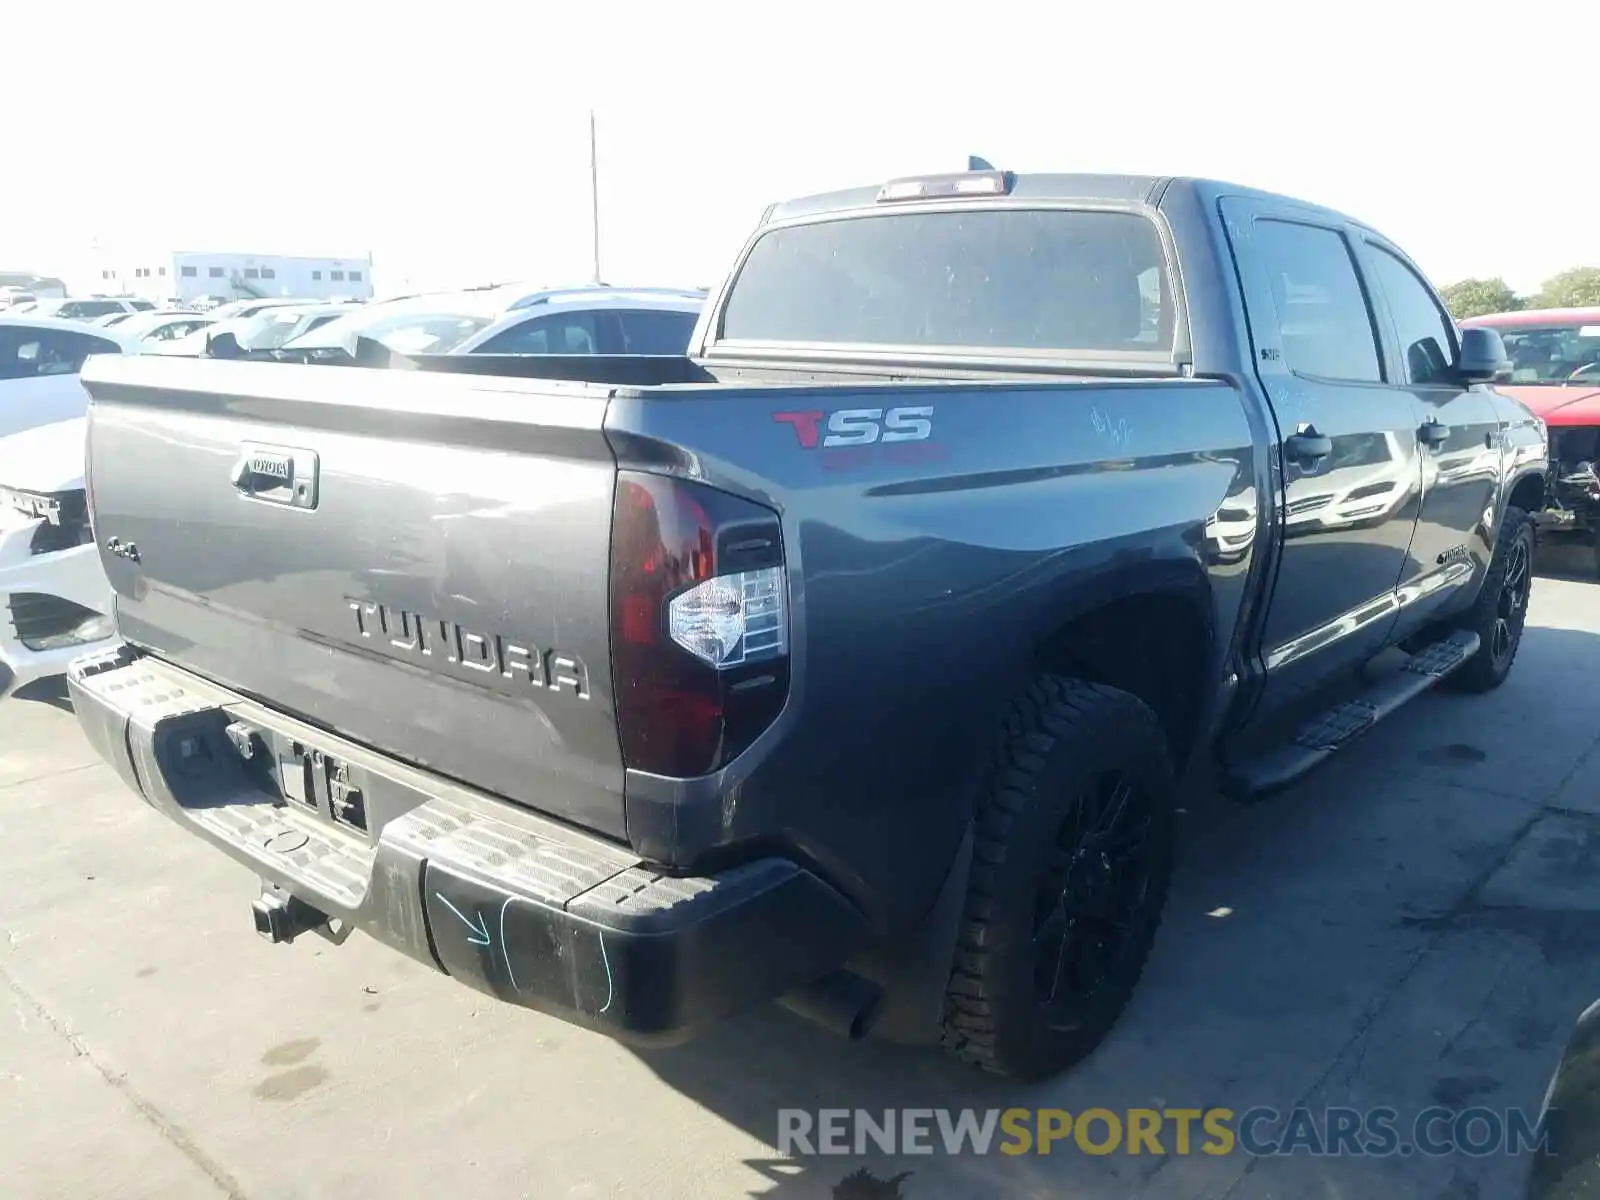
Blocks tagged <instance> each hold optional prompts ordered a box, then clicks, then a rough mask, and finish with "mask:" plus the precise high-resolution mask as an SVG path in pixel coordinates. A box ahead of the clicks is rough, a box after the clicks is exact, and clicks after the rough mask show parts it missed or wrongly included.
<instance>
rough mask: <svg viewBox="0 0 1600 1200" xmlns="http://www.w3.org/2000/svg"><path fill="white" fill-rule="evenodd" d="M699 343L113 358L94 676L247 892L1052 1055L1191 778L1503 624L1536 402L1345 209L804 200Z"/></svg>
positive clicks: (142, 761)
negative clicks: (342, 358)
mask: <svg viewBox="0 0 1600 1200" xmlns="http://www.w3.org/2000/svg"><path fill="white" fill-rule="evenodd" d="M691 345H692V353H691V355H690V356H689V357H688V358H684V359H651V358H640V359H624V358H606V357H589V358H584V359H582V360H574V359H569V358H563V357H548V358H546V357H526V358H516V357H495V356H490V357H488V358H458V359H450V358H428V357H425V356H421V357H409V358H401V357H399V356H393V355H390V356H388V358H387V360H386V361H385V360H384V356H383V355H379V356H378V357H377V358H373V357H371V356H367V357H363V356H362V355H360V354H357V355H355V356H354V357H353V358H352V362H354V363H356V364H357V365H350V366H312V365H300V364H285V363H271V364H269V363H258V362H248V361H244V362H241V361H187V360H172V359H162V358H158V357H150V356H142V357H141V356H130V357H118V358H103V359H91V360H90V363H89V365H88V367H87V368H86V369H85V371H84V373H83V382H84V384H85V386H86V387H87V388H88V391H89V393H90V395H91V396H92V398H93V406H92V410H91V414H90V433H89V464H88V486H89V492H90V506H91V512H92V518H93V523H94V531H95V536H96V538H97V540H98V544H99V545H100V547H101V549H102V559H103V562H104V564H105V568H106V570H107V572H108V573H109V575H110V578H111V581H112V584H113V585H114V587H115V590H116V594H117V606H116V620H117V624H118V628H119V630H120V632H121V634H122V636H123V638H125V639H126V642H127V645H126V647H125V648H123V649H122V650H120V651H118V652H116V653H114V654H106V655H101V656H98V657H93V658H89V659H85V660H80V661H79V662H78V663H76V664H75V665H74V668H73V670H72V674H71V690H72V698H73V703H74V705H75V707H76V710H77V713H78V717H79V720H80V721H81V722H82V724H83V727H84V729H85V730H86V731H87V733H88V736H89V737H90V738H91V739H92V741H93V742H94V744H95V745H96V746H97V747H98V749H99V751H100V752H101V753H102V754H103V755H104V756H105V757H106V758H107V759H108V760H109V761H110V762H111V763H112V764H113V765H114V766H115V767H116V769H117V770H118V771H119V772H121V774H122V777H123V778H124V779H125V780H126V781H127V783H128V785H129V786H130V787H131V788H132V789H134V790H135V791H136V792H138V793H139V794H141V795H142V796H143V797H144V799H145V800H146V801H147V802H148V803H149V804H151V805H152V806H154V807H155V808H157V809H159V810H160V811H162V812H164V813H166V814H167V815H168V816H170V817H172V818H173V819H175V820H177V821H178V822H179V823H180V824H182V825H183V826H184V827H185V828H187V829H188V830H189V831H191V832H193V833H195V834H197V835H199V836H200V837H202V838H205V839H206V840H208V841H209V842H211V843H212V844H214V845H215V846H216V847H218V848H219V849H220V850H222V851H223V852H224V853H226V854H228V855H230V856H231V857H233V858H234V859H237V860H238V861H239V862H241V863H244V864H245V865H247V866H248V867H249V868H251V869H252V870H253V871H255V872H256V873H257V874H258V875H259V876H260V877H261V879H262V881H263V890H262V894H261V895H260V897H259V898H258V899H257V900H256V901H255V904H254V917H255V922H256V926H257V928H258V930H259V931H260V932H262V933H264V934H266V935H267V936H268V937H270V938H272V939H273V940H277V941H284V940H290V939H292V938H293V937H294V936H295V935H296V934H299V933H303V932H306V931H315V932H318V933H320V934H322V935H323V936H326V937H328V938H330V939H332V940H335V941H337V940H342V938H343V937H344V936H345V935H346V934H347V933H348V932H349V931H350V930H352V929H360V930H363V931H365V932H366V933H367V934H369V935H371V936H372V937H375V938H377V939H379V940H380V941H382V942H384V943H386V944H388V945H389V946H392V947H393V948H395V949H396V950H398V951H400V952H402V953H404V954H407V955H410V956H412V957H413V958H415V959H418V960H420V961H422V962H424V963H428V964H430V965H432V966H433V967H435V968H436V969H438V970H441V971H444V972H446V973H448V974H449V975H451V976H452V977H454V978H456V979H458V980H460V981H461V982H463V983H465V984H468V985H470V986H472V987H476V988H479V989H482V990H484V991H486V992H489V993H491V994H493V995H495V996H498V997H500V998H502V999H504V1000H507V1001H510V1002H512V1003H516V1004H522V1005H526V1006H528V1007H530V1008H535V1009H540V1010H543V1011H546V1012H551V1013H555V1014H558V1015H560V1016H562V1017H564V1018H566V1019H568V1020H571V1021H575V1022H578V1023H581V1024H583V1025H586V1026H589V1027H591V1028H595V1029H599V1030H602V1031H604V1032H606V1033H609V1034H612V1035H614V1036H616V1037H619V1038H624V1039H628V1040H631V1041H634V1042H637V1043H641V1044H652V1043H662V1042H668V1041H673V1040H677V1039H681V1038H683V1037H685V1036H688V1035H689V1034H691V1033H693V1032H694V1031H696V1030H699V1029H702V1028H704V1027H705V1026H707V1025H708V1024H711V1023H713V1022H716V1021H717V1020H719V1019H721V1018H723V1017H725V1016H727V1015H729V1014H730V1013H733V1012H735V1011H736V1010H738V1009H740V1008H742V1007H746V1006H749V1005H752V1004H755V1003H758V1002H762V1001H767V1000H771V999H782V1000H784V1001H785V1002H786V1003H787V1004H788V1005H789V1006H790V1007H792V1008H794V1009H796V1010H798V1011H800V1012H803V1013H805V1014H807V1015H809V1016H811V1017H813V1018H814V1019H816V1020H818V1021H821V1022H823V1023H825V1024H827V1025H829V1026H830V1027H832V1028H835V1029H838V1030H840V1031H843V1032H846V1033H848V1034H849V1035H851V1036H860V1035H862V1034H864V1033H866V1032H867V1031H869V1030H872V1031H875V1032H876V1033H877V1034H878V1035H881V1036H885V1037H891V1038H898V1039H904V1040H909V1039H928V1040H940V1041H943V1042H944V1043H945V1044H946V1045H947V1046H948V1047H950V1048H951V1049H953V1050H954V1051H955V1052H957V1053H958V1054H960V1055H962V1056H964V1057H966V1058H968V1059H970V1060H972V1061H975V1062H978V1063H980V1064H982V1065H984V1066H986V1067H989V1068H991V1069H993V1070H997V1071H1001V1072H1005V1073H1010V1074H1013V1075H1016V1076H1022V1077H1036V1076H1041V1075H1045V1074H1048V1073H1051V1072H1054V1071H1058V1070H1060V1069H1063V1068H1064V1067H1066V1066H1068V1065H1070V1064H1071V1063H1073V1062H1074V1061H1076V1060H1078V1059H1079V1058H1081V1057H1082V1056H1083V1055H1085V1054H1086V1053H1088V1052H1089V1051H1090V1050H1091V1049H1092V1048H1093V1047H1094V1046H1095V1045H1096V1044H1097V1042H1098V1041H1099V1040H1100V1039H1101V1038H1102V1037H1103V1036H1104V1035H1105V1034H1106V1032H1107V1031H1108V1030H1109V1029H1110V1028H1111V1026H1112V1024H1113V1022H1114V1021H1115V1020H1116V1018H1117V1016H1118V1014H1119V1012H1120V1011H1121V1009H1122V1008H1123V1006H1124V1005H1125V1003H1126V1001H1127V999H1128V997H1129V995H1130V993H1131V992H1132V990H1133V988H1134V986H1135V982H1136V980H1137V978H1138V976H1139V974H1140V972H1141V970H1142V968H1143V965H1144V962H1145V959H1146V957H1147V955H1148V953H1149V950H1150V946H1151V943H1152V940H1153V938H1154V934H1155V930H1156V926H1157V922H1158V920H1159V918H1160V914H1161V910H1162V906H1163V903H1164V899H1165V895H1166V891H1167V883H1168V877H1169V874H1170V871H1171V863H1172V851H1173V840H1174V811H1175V807H1176V805H1177V803H1178V800H1177V795H1178V793H1177V785H1176V783H1175V779H1176V777H1177V776H1178V774H1179V772H1180V771H1181V770H1182V769H1184V768H1185V767H1186V766H1187V765H1188V764H1190V763H1192V762H1193V761H1195V760H1197V759H1202V758H1203V759H1211V760H1214V761H1215V762H1216V763H1217V764H1218V765H1219V766H1220V772H1221V774H1220V777H1221V778H1222V779H1223V780H1224V781H1225V784H1226V786H1227V787H1228V788H1229V789H1230V790H1231V791H1232V792H1233V793H1235V794H1236V795H1237V796H1239V797H1240V798H1245V799H1248V798H1254V797H1259V796H1264V795H1266V794H1268V793H1270V792H1272V791H1274V790H1275V789H1278V788H1281V787H1282V786H1284V785H1285V784H1287V783H1289V782H1290V781H1292V780H1293V779H1295V778H1297V777H1299V776H1300V775H1302V774H1303V773H1304V772H1305V771H1307V770H1309V769H1310V768H1311V767H1312V766H1314V765H1315V764H1316V763H1317V762H1319V761H1321V760H1323V759H1325V758H1327V757H1328V756H1330V755H1332V754H1334V753H1335V752H1336V751H1338V750H1339V749H1340V748H1341V747H1343V746H1345V745H1346V744H1348V743H1349V742H1350V740H1351V739H1353V738H1355V737H1356V736H1358V735H1359V734H1361V733H1362V732H1363V731H1364V730H1366V729H1367V728H1369V727H1370V726H1371V725H1372V724H1373V723H1374V722H1375V721H1377V720H1379V719H1381V718H1382V717H1383V716H1385V715H1386V714H1388V713H1389V712H1391V711H1392V710H1393V709H1395V708H1396V707H1398V706H1399V705H1400V704H1401V703H1403V702H1404V701H1405V700H1406V699H1408V698H1410V697H1412V696H1414V695H1417V694H1418V693H1420V692H1422V691H1423V690H1425V689H1427V688H1428V687H1430V686H1431V685H1433V684H1435V683H1439V682H1445V683H1448V684H1451V685H1454V686H1456V687H1458V688H1460V689H1464V690H1468V691H1481V690H1485V689H1488V688H1492V687H1494V686H1496V685H1497V684H1499V683H1500V682H1501V680H1503V679H1504V678H1505V676H1506V672H1507V671H1508V670H1509V669H1510V667H1511V663H1512V658H1513V656H1514V655H1515V654H1516V651H1517V645H1518V640H1519V637H1520V635H1521V632H1522V627H1523V619H1524V613H1525V606H1526V602H1527V599H1528V589H1529V582H1530V570H1529V560H1530V555H1531V551H1532V548H1533V539H1534V534H1533V527H1532V523H1531V521H1530V518H1529V515H1528V514H1529V511H1530V510H1533V509H1537V508H1538V507H1539V504H1540V498H1541V496H1542V492H1543V488H1544V479H1543V475H1544V472H1545V467H1546V450H1545V436H1544V430H1543V428H1542V426H1540V425H1539V423H1538V422H1537V421H1535V420H1534V419H1533V418H1532V417H1531V416H1530V414H1528V412H1527V411H1526V410H1525V409H1523V408H1521V407H1520V406H1519V405H1518V404H1516V403H1514V402H1512V401H1509V400H1507V399H1505V398H1503V397H1501V396H1499V395H1497V394H1496V392H1495V391H1494V390H1493V388H1492V386H1491V384H1492V381H1493V380H1494V379H1496V378H1497V377H1499V376H1500V375H1501V374H1502V372H1503V371H1504V370H1505V363H1504V361H1503V360H1504V354H1503V351H1502V349H1501V345H1500V341H1499V336H1498V335H1497V334H1496V333H1494V332H1493V331H1492V330H1472V331H1467V332H1466V333H1462V332H1460V331H1458V330H1457V328H1456V327H1455V326H1454V324H1453V323H1452V322H1451V321H1450V319H1449V318H1448V317H1447V316H1446V314H1445V310H1444V308H1443V307H1442V306H1441V305H1440V303H1439V301H1438V298H1437V296H1436V295H1435V293H1434V291H1433V290H1432V289H1431V288H1430V287H1429V285H1428V284H1427V283H1426V282H1425V280H1424V279H1423V277H1422V275H1421V274H1420V273H1419V272H1418V271H1417V269H1416V268H1415V267H1414V266H1413V265H1412V264H1411V263H1410V262H1409V261H1408V260H1407V259H1406V257H1405V256H1404V255H1403V254H1402V253H1401V252H1400V251H1399V250H1398V249H1396V247H1395V246H1394V245H1393V244H1391V243H1390V242H1388V241H1386V240H1385V239H1384V238H1383V237H1381V236H1380V235H1379V234H1377V233H1376V232H1374V231H1373V230H1372V229H1370V228H1368V227H1366V226H1364V225H1361V224H1359V223H1357V222H1355V221H1352V220H1350V219H1348V218H1346V217H1343V216H1340V215H1339V214H1337V213H1333V212H1329V211H1327V210H1325V209H1321V208H1315V207H1311V206H1308V205H1305V204H1302V203H1298V202H1296V201H1292V200H1288V199H1284V198H1280V197H1276V196H1271V195H1266V194H1262V193H1259V192H1252V191H1248V190H1245V189H1240V188H1235V187H1231V186H1227V185H1223V184H1216V183H1209V182H1203V181H1195V180H1184V179H1156V178H1123V177H1090V176H1053V175H1036V176H1029V175H1013V174H1011V173H1008V172H998V171H971V172H963V173H960V174H955V175H948V176H930V177H925V178H917V179H908V180H896V181H893V182H890V183H888V184H886V185H884V186H882V187H871V188H867V189H863V190H858V191H847V192H841V193H837V194H832V195H825V196H819V197H813V198H810V199H804V200H798V201H794V202H792V203H787V204H782V205H776V206H774V207H773V208H772V209H770V210H769V211H768V212H767V214H766V215H765V217H764V219H763V221H762V223H761V225H760V227H759V228H758V229H757V230H756V232H755V233H754V234H753V235H752V237H751V238H750V239H749V241H748V242H747V244H746V246H745V247H744V250H743V251H742V253H741V254H740V256H739V258H738V260H737V262H736V264H735V266H734V269H733V270H732V272H731V273H730V274H729V275H728V278H727V280H726V282H725V283H724V284H723V285H722V286H721V288H720V290H718V291H717V292H716V293H715V294H714V295H713V296H712V297H711V299H710V300H709V301H708V305H707V308H706V311H705V313H704V314H703V315H702V317H701V320H700V324H699V327H698V329H697V331H696V333H695V337H694V340H693V342H692V343H691ZM1380 652H1384V653H1383V654H1382V658H1380V657H1379V656H1380ZM1375 660H1376V661H1375ZM193 900H194V903H196V904H208V903H211V902H212V898H211V897H209V896H203V895H199V894H196V895H195V896H194V897H193Z"/></svg>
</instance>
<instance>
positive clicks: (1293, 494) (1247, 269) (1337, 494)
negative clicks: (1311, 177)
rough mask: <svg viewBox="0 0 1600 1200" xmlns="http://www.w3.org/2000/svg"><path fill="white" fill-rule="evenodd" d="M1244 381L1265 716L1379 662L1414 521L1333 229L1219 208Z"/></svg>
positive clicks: (1345, 244)
mask: <svg viewBox="0 0 1600 1200" xmlns="http://www.w3.org/2000/svg"><path fill="white" fill-rule="evenodd" d="M1222 208H1223V217H1224V224H1225V227H1226V229H1227V233H1228V237H1229V239H1230V241H1231V243H1232V245H1233V250H1234V255H1235V258H1236V261H1237V263H1238V266H1239V268H1240V272H1239V273H1240V279H1241V283H1242V286H1243V291H1244V299H1245V306H1246V311H1247V316H1248V319H1249V326H1250V336H1251V341H1252V343H1253V350H1254V357H1255V365H1256V373H1257V375H1258V377H1259V379H1260V381H1261V385H1262V387H1263V388H1264V389H1265V391H1266V394H1267V398H1268V400H1269V402H1270V404H1271V406H1272V410H1273V414H1274V416H1275V417H1276V420H1277V426H1278V432H1279V441H1280V445H1279V451H1278V458H1277V460H1276V461H1275V462H1274V464H1273V465H1274V467H1275V468H1276V471H1277V475H1278V478H1279V480H1280V481H1281V490H1280V492H1279V502H1280V506H1281V508H1280V512H1279V517H1278V523H1279V529H1280V531H1281V536H1282V550H1281V554H1280V558H1279V563H1278V571H1277V578H1276V582H1275V585H1274V587H1273V591H1272V594H1271V596H1270V597H1269V599H1268V607H1267V615H1266V620H1265V624H1264V630H1263V638H1262V646H1261V655H1262V659H1263V667H1264V669H1265V674H1266V679H1267V683H1266V691H1265V693H1264V702H1265V703H1266V704H1268V705H1278V704H1282V703H1287V702H1292V701H1293V700H1294V699H1295V698H1296V697H1297V696H1298V695H1300V694H1303V693H1305V692H1308V691H1311V690H1313V689H1314V688H1316V687H1317V686H1318V685H1320V684H1322V683H1324V682H1325V681H1326V680H1327V678H1328V677H1329V676H1330V675H1332V674H1333V673H1334V672H1336V671H1339V670H1341V669H1344V668H1347V667H1350V666H1354V665H1355V664H1356V663H1358V662H1360V661H1362V660H1363V659H1365V658H1367V657H1369V656H1370V655H1372V654H1374V653H1376V652H1377V650H1379V649H1380V648H1381V647H1382V646H1383V644H1384V643H1385V641H1386V640H1387V639H1388V637H1389V636H1390V634H1391V631H1392V629H1393V627H1394V619H1395V613H1396V611H1397V610H1398V607H1399V600H1398V596H1397V592H1396V588H1397V585H1398V584H1399V582H1400V579H1401V576H1402V574H1403V573H1404V571H1405V569H1406V563H1407V558H1408V555H1409V552H1410V547H1411V537H1412V532H1413V530H1414V528H1415V526H1416V522H1417V516H1418V513H1419V510H1420V501H1421V491H1422V466H1421V461H1420V458H1419V454H1418V442H1417V425H1418V418H1417V413H1416V410H1415V408H1414V407H1413V404H1412V401H1411V397H1410V395H1409V394H1408V393H1407V392H1405V391H1403V390H1399V389H1397V388H1395V387H1394V386H1392V385H1391V382H1390V379H1389V369H1388V365H1387V362H1386V359H1385V356H1384V352H1383V343H1382V341H1381V340H1380V336H1379V328H1380V325H1379V313H1378V311H1377V310H1376V308H1375V306H1374V305H1373V303H1372V301H1371V298H1370V297H1369V295H1368V294H1367V289H1366V287H1365V286H1364V283H1363V280H1362V277H1361V273H1360V271H1359V269H1358V266H1357V259H1356V248H1355V246H1354V245H1353V242H1352V238H1351V233H1350V231H1349V230H1348V229H1347V228H1346V227H1345V226H1344V224H1343V223H1342V222H1340V221H1339V220H1338V219H1337V218H1334V217H1332V216H1331V215H1330V214H1327V213H1324V212H1321V211H1320V210H1312V209H1302V208H1300V207H1298V206H1295V205H1293V204H1288V203H1283V204H1277V203H1271V202H1267V201H1255V200H1244V199H1239V198H1230V199H1225V200H1223V201H1222Z"/></svg>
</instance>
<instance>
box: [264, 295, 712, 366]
mask: <svg viewBox="0 0 1600 1200" xmlns="http://www.w3.org/2000/svg"><path fill="white" fill-rule="evenodd" d="M705 301H706V294H705V293H704V292H701V291H693V290H687V289H685V290H677V289H670V288H616V287H604V286H598V285H596V286H592V287H579V288H568V289H560V290H539V289H532V288H527V287H522V286H517V285H504V286H501V287H495V288H483V289H478V290H473V291H462V292H441V293H436V294H432V295H422V296H407V297H405V298H403V299H399V300H387V301H375V302H373V303H371V304H368V305H367V306H366V307H364V308H363V309H361V310H359V311H358V312H354V313H351V314H350V315H349V316H345V317H340V318H339V319H338V320H336V321H330V322H328V323H327V324H326V325H324V326H323V327H322V328H321V329H317V330H314V331H313V332H311V333H307V334H304V335H302V336H300V337H298V338H295V339H294V340H293V341H290V342H285V343H284V344H283V347H282V348H283V349H284V350H286V351H308V352H311V353H312V355H313V356H315V354H316V352H318V351H325V352H338V351H340V350H343V349H346V348H348V345H349V342H350V340H351V339H352V338H353V337H356V336H360V337H366V338H370V339H372V340H374V341H377V342H381V343H383V344H384V345H385V346H387V347H389V348H390V349H391V350H396V351H399V352H400V353H402V354H683V353H684V352H685V351H686V350H687V349H688V345H689V336H690V334H691V333H693V331H694V325H695V322H696V320H698V318H699V314H700V309H701V308H702V307H703V306H704V304H705Z"/></svg>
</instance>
